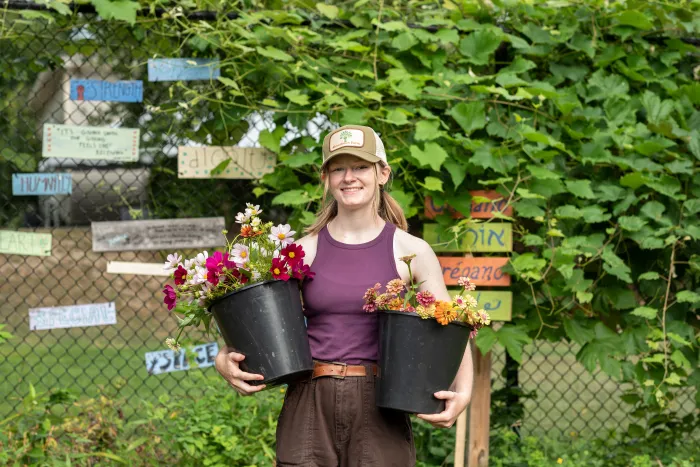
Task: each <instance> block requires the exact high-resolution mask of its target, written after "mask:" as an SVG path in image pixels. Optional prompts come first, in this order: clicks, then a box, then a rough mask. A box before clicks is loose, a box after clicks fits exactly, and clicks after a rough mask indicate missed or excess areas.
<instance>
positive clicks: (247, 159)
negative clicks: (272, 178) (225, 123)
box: [177, 146, 277, 178]
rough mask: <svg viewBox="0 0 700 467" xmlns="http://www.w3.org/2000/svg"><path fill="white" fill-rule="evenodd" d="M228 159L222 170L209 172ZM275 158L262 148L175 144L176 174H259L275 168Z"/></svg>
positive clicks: (253, 175) (199, 175)
mask: <svg viewBox="0 0 700 467" xmlns="http://www.w3.org/2000/svg"><path fill="white" fill-rule="evenodd" d="M226 159H230V160H231V162H229V163H228V165H227V166H226V168H225V169H224V171H223V172H222V173H220V174H218V175H211V170H212V169H213V168H215V167H216V166H217V165H219V164H220V163H221V162H223V161H225V160H226ZM276 161H277V159H276V156H275V154H274V153H273V152H271V151H268V150H267V149H265V148H239V147H233V146H231V147H224V146H203V147H194V146H180V147H178V148H177V176H178V178H260V177H262V176H263V175H265V174H267V173H271V172H273V171H274V170H275V163H276Z"/></svg>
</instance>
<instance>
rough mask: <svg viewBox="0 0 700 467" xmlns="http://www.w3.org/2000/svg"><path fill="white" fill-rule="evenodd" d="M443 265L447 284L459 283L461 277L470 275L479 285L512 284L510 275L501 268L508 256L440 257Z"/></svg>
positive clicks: (443, 274)
mask: <svg viewBox="0 0 700 467" xmlns="http://www.w3.org/2000/svg"><path fill="white" fill-rule="evenodd" d="M438 260H439V261H440V266H441V267H442V277H443V279H444V280H445V284H446V285H457V281H458V280H459V278H460V277H468V278H470V279H471V280H472V282H474V284H476V285H479V286H484V285H490V286H496V285H497V286H505V285H510V276H509V275H508V274H505V273H503V271H501V268H502V267H503V266H505V265H506V264H507V263H508V258H453V257H447V256H440V257H438Z"/></svg>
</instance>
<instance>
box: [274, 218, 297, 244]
mask: <svg viewBox="0 0 700 467" xmlns="http://www.w3.org/2000/svg"><path fill="white" fill-rule="evenodd" d="M270 232H271V233H270V235H269V237H270V240H272V241H273V242H275V243H276V244H277V245H281V246H283V247H285V246H287V245H289V244H291V243H294V237H293V235H294V234H295V233H296V232H295V231H294V230H292V227H291V226H290V225H289V224H284V225H282V224H280V225H276V226H273V227H272V229H270Z"/></svg>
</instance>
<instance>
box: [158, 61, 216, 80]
mask: <svg viewBox="0 0 700 467" xmlns="http://www.w3.org/2000/svg"><path fill="white" fill-rule="evenodd" d="M220 75H221V70H220V69H219V59H218V58H214V59H212V58H151V59H149V60H148V81H194V80H211V79H216V78H218V77H219V76H220Z"/></svg>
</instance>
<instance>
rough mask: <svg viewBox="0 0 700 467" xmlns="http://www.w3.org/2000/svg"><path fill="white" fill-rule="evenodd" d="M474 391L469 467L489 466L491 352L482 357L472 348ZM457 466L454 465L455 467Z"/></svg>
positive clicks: (471, 404)
mask: <svg viewBox="0 0 700 467" xmlns="http://www.w3.org/2000/svg"><path fill="white" fill-rule="evenodd" d="M472 355H473V359H474V389H473V391H472V400H471V403H470V404H469V463H468V466H469V467H486V466H488V465H489V427H490V417H491V352H489V353H487V354H486V355H482V354H481V352H480V351H479V348H478V347H477V346H476V345H473V346H472ZM456 466H457V464H456V463H455V467H456Z"/></svg>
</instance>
